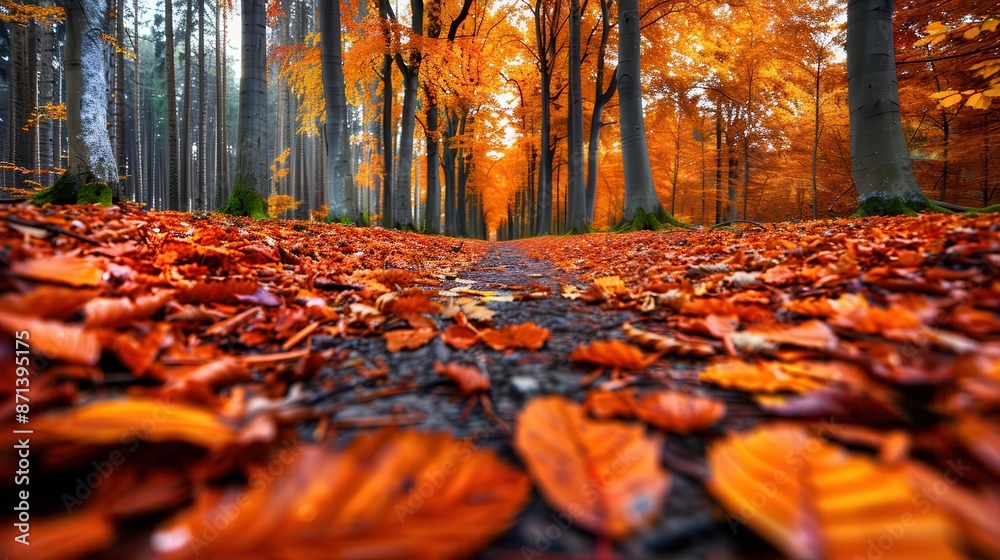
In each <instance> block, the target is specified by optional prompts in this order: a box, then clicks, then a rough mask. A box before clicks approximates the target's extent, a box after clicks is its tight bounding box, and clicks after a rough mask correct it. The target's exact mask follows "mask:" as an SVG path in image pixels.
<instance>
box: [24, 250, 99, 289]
mask: <svg viewBox="0 0 1000 560" xmlns="http://www.w3.org/2000/svg"><path fill="white" fill-rule="evenodd" d="M10 273H11V274H13V275H14V276H20V277H21V278H27V279H29V280H37V281H39V282H50V283H53V284H64V285H67V286H73V287H77V288H79V287H84V286H97V285H99V284H100V283H101V278H102V277H103V276H104V267H103V266H102V264H101V263H100V262H99V261H96V260H94V259H90V258H84V257H74V256H67V255H57V256H52V257H42V258H38V259H32V260H29V261H19V262H15V263H12V264H11V266H10Z"/></svg>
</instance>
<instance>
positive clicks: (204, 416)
mask: <svg viewBox="0 0 1000 560" xmlns="http://www.w3.org/2000/svg"><path fill="white" fill-rule="evenodd" d="M31 422H32V424H33V426H32V428H33V429H34V430H35V436H34V439H37V440H38V441H39V443H48V442H52V443H63V444H72V445H120V444H122V443H127V442H128V441H151V442H154V443H160V442H165V441H179V442H183V443H189V444H191V445H196V446H198V447H203V448H205V449H219V448H221V447H223V446H225V445H227V444H229V443H230V442H232V441H233V439H234V437H235V435H236V433H235V432H234V431H233V429H232V428H231V427H230V426H229V425H228V424H226V423H225V422H223V421H221V420H220V419H219V418H218V417H217V416H215V415H214V414H212V413H210V412H207V411H205V410H203V409H200V408H194V407H191V406H188V405H184V404H179V403H172V402H169V401H168V400H160V399H155V400H154V399H144V398H132V399H112V400H103V401H97V402H93V403H90V404H87V405H83V406H78V407H76V408H73V409H71V410H69V411H66V412H61V413H46V414H42V415H40V416H39V417H38V418H34V417H33V418H32V419H31ZM34 439H33V441H34Z"/></svg>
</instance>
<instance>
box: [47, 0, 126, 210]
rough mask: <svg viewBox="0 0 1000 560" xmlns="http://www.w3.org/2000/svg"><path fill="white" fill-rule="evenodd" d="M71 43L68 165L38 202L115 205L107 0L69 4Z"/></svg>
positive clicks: (67, 48) (68, 40) (68, 45)
mask: <svg viewBox="0 0 1000 560" xmlns="http://www.w3.org/2000/svg"><path fill="white" fill-rule="evenodd" d="M63 6H64V7H65V8H66V44H65V47H64V49H65V50H64V56H63V61H64V64H65V75H66V125H67V129H68V131H69V164H68V167H67V169H66V173H65V175H63V176H62V177H61V178H60V179H59V180H58V181H56V183H55V185H53V186H52V187H50V188H48V189H46V190H43V191H41V192H39V193H37V194H36V195H35V196H34V197H33V198H32V200H33V201H34V202H36V203H38V204H43V203H46V202H51V203H56V204H59V203H73V202H78V203H94V202H99V203H102V204H111V203H112V202H117V201H118V200H119V199H120V194H119V192H118V165H117V163H116V161H115V156H114V151H113V150H112V147H111V136H110V135H109V134H108V103H107V99H108V84H107V78H106V76H107V74H106V72H107V50H106V49H107V44H106V43H105V42H104V40H103V39H101V33H102V32H104V25H105V23H106V21H107V4H106V3H105V2H104V1H102V0H75V1H70V2H64V3H63Z"/></svg>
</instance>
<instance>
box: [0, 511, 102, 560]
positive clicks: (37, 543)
mask: <svg viewBox="0 0 1000 560" xmlns="http://www.w3.org/2000/svg"><path fill="white" fill-rule="evenodd" d="M31 528H32V529H33V531H32V532H31V537H30V540H29V542H30V543H31V544H30V545H29V546H30V549H31V553H30V554H27V555H26V556H30V557H32V558H48V559H52V560H59V559H67V560H69V559H71V558H81V557H85V556H89V555H92V554H95V555H100V552H101V550H103V549H104V548H105V547H107V546H110V545H111V544H112V543H113V542H114V541H115V525H114V522H113V520H112V518H111V517H110V516H109V515H108V514H107V513H106V512H104V511H100V510H99V509H96V508H89V509H85V510H83V511H80V512H73V515H60V516H52V517H47V518H43V519H38V520H35V519H32V527H31ZM19 534H20V533H17V534H15V533H14V532H13V531H5V532H4V535H3V536H4V538H3V544H0V554H3V555H4V557H5V558H18V557H22V556H20V555H22V554H24V550H22V549H26V548H29V547H26V546H24V545H23V544H21V543H20V542H16V541H14V537H15V536H18V535H19ZM26 556H25V557H26Z"/></svg>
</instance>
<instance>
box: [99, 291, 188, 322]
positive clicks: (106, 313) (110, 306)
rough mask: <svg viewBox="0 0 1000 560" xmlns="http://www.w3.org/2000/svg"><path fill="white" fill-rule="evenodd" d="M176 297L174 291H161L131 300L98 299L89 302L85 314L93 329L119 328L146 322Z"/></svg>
mask: <svg viewBox="0 0 1000 560" xmlns="http://www.w3.org/2000/svg"><path fill="white" fill-rule="evenodd" d="M173 297H174V291H173V290H161V291H159V292H156V293H154V294H150V295H148V296H140V297H137V298H135V299H134V300H133V299H130V298H97V299H94V300H91V301H89V302H87V305H85V306H84V307H83V314H84V317H85V318H86V321H87V325H88V326H91V327H110V328H118V327H124V326H127V325H129V324H131V323H133V322H135V321H144V320H146V319H149V318H150V317H152V316H153V314H155V313H156V312H157V311H159V310H160V309H162V308H163V306H164V305H166V303H167V302H168V301H170V300H171V299H172V298H173Z"/></svg>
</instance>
